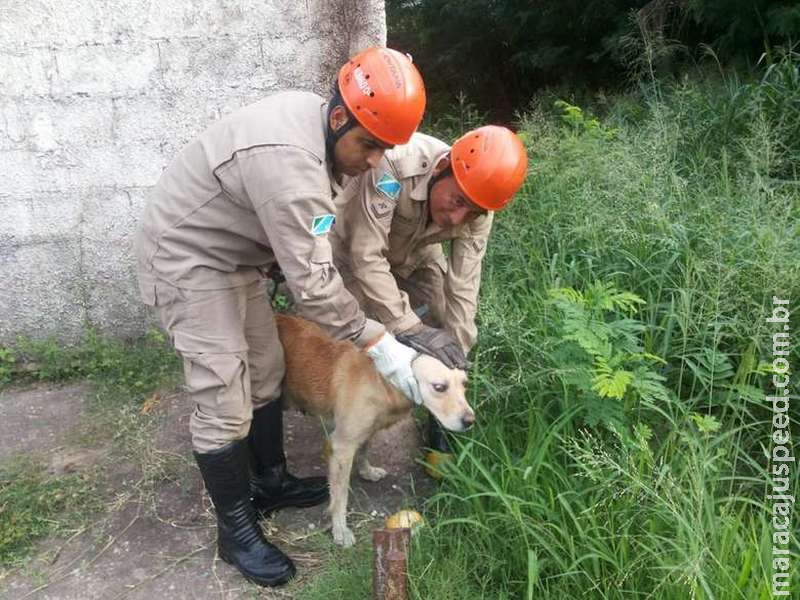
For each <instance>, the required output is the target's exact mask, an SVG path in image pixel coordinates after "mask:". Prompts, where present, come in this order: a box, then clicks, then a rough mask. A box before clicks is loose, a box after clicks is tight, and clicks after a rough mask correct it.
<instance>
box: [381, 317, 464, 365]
mask: <svg viewBox="0 0 800 600" xmlns="http://www.w3.org/2000/svg"><path fill="white" fill-rule="evenodd" d="M397 341H399V342H401V343H403V344H405V345H406V346H411V347H412V348H414V350H418V351H419V352H424V353H425V354H429V355H431V356H433V357H434V358H438V359H439V360H440V361H442V362H443V363H444V364H445V365H446V366H447V367H448V368H450V369H461V370H462V371H466V370H467V369H469V367H470V364H469V361H468V360H467V356H466V355H465V354H464V351H463V350H462V349H461V345H460V344H459V343H458V342H457V341H456V340H455V338H454V337H453V336H452V335H450V334H449V333H447V332H446V331H445V330H444V329H436V328H435V327H429V326H427V325H424V324H422V323H420V324H419V325H415V326H414V327H412V328H411V329H408V330H406V331H404V332H403V333H399V334H397Z"/></svg>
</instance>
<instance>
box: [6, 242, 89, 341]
mask: <svg viewBox="0 0 800 600" xmlns="http://www.w3.org/2000/svg"><path fill="white" fill-rule="evenodd" d="M80 255H81V251H80V242H79V241H78V240H58V241H52V242H47V243H42V244H31V245H23V246H16V247H6V246H2V245H0V262H2V264H3V268H2V269H0V343H4V344H11V343H14V342H16V339H17V336H20V335H21V336H25V337H28V338H31V339H43V338H47V337H55V338H57V339H59V340H63V341H74V340H77V339H80V338H81V337H82V335H83V333H84V331H85V324H86V312H85V309H84V290H83V278H82V273H81V261H80Z"/></svg>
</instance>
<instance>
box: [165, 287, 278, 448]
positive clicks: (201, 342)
mask: <svg viewBox="0 0 800 600" xmlns="http://www.w3.org/2000/svg"><path fill="white" fill-rule="evenodd" d="M156 296H157V297H156V311H157V313H158V316H159V318H160V319H161V323H162V324H163V325H164V328H165V329H166V330H167V332H168V333H169V335H170V338H171V339H172V341H173V343H174V345H175V349H176V350H178V352H179V353H180V354H181V357H182V358H183V370H184V376H185V378H186V386H187V388H188V391H189V394H190V395H191V398H192V402H194V407H195V408H194V412H193V413H192V416H191V419H190V422H189V428H190V430H191V434H192V446H193V447H194V449H195V450H196V451H197V452H210V451H212V450H216V449H218V448H221V447H223V446H225V445H227V444H229V443H230V442H232V441H234V440H239V439H242V438H244V437H246V436H247V433H248V431H249V430H250V421H251V419H252V415H253V410H257V409H258V408H261V407H262V406H264V405H265V404H267V403H268V402H270V401H272V400H274V399H276V398H278V396H279V395H280V387H281V381H282V380H283V375H284V368H285V367H284V358H283V347H282V346H281V344H280V341H279V339H278V331H277V328H276V326H275V319H274V316H273V313H272V308H271V307H270V305H269V303H268V302H267V299H266V288H265V285H264V281H256V282H254V283H251V284H249V285H245V286H241V287H236V288H231V289H223V290H210V291H195V290H186V289H180V288H176V287H173V286H171V285H168V284H165V283H162V282H159V283H158V284H157V286H156Z"/></svg>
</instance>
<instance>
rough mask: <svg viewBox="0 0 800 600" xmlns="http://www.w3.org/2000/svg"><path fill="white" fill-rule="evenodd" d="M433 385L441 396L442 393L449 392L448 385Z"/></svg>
mask: <svg viewBox="0 0 800 600" xmlns="http://www.w3.org/2000/svg"><path fill="white" fill-rule="evenodd" d="M431 385H433V389H434V390H436V391H437V392H439V393H440V394H441V393H442V392H446V391H447V384H446V383H434V384H431Z"/></svg>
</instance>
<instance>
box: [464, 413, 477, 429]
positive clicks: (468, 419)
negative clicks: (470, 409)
mask: <svg viewBox="0 0 800 600" xmlns="http://www.w3.org/2000/svg"><path fill="white" fill-rule="evenodd" d="M461 424H462V425H463V426H464V429H469V428H470V427H472V426H473V425H474V424H475V415H474V414H472V413H467V414H466V415H464V416H463V417H461Z"/></svg>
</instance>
